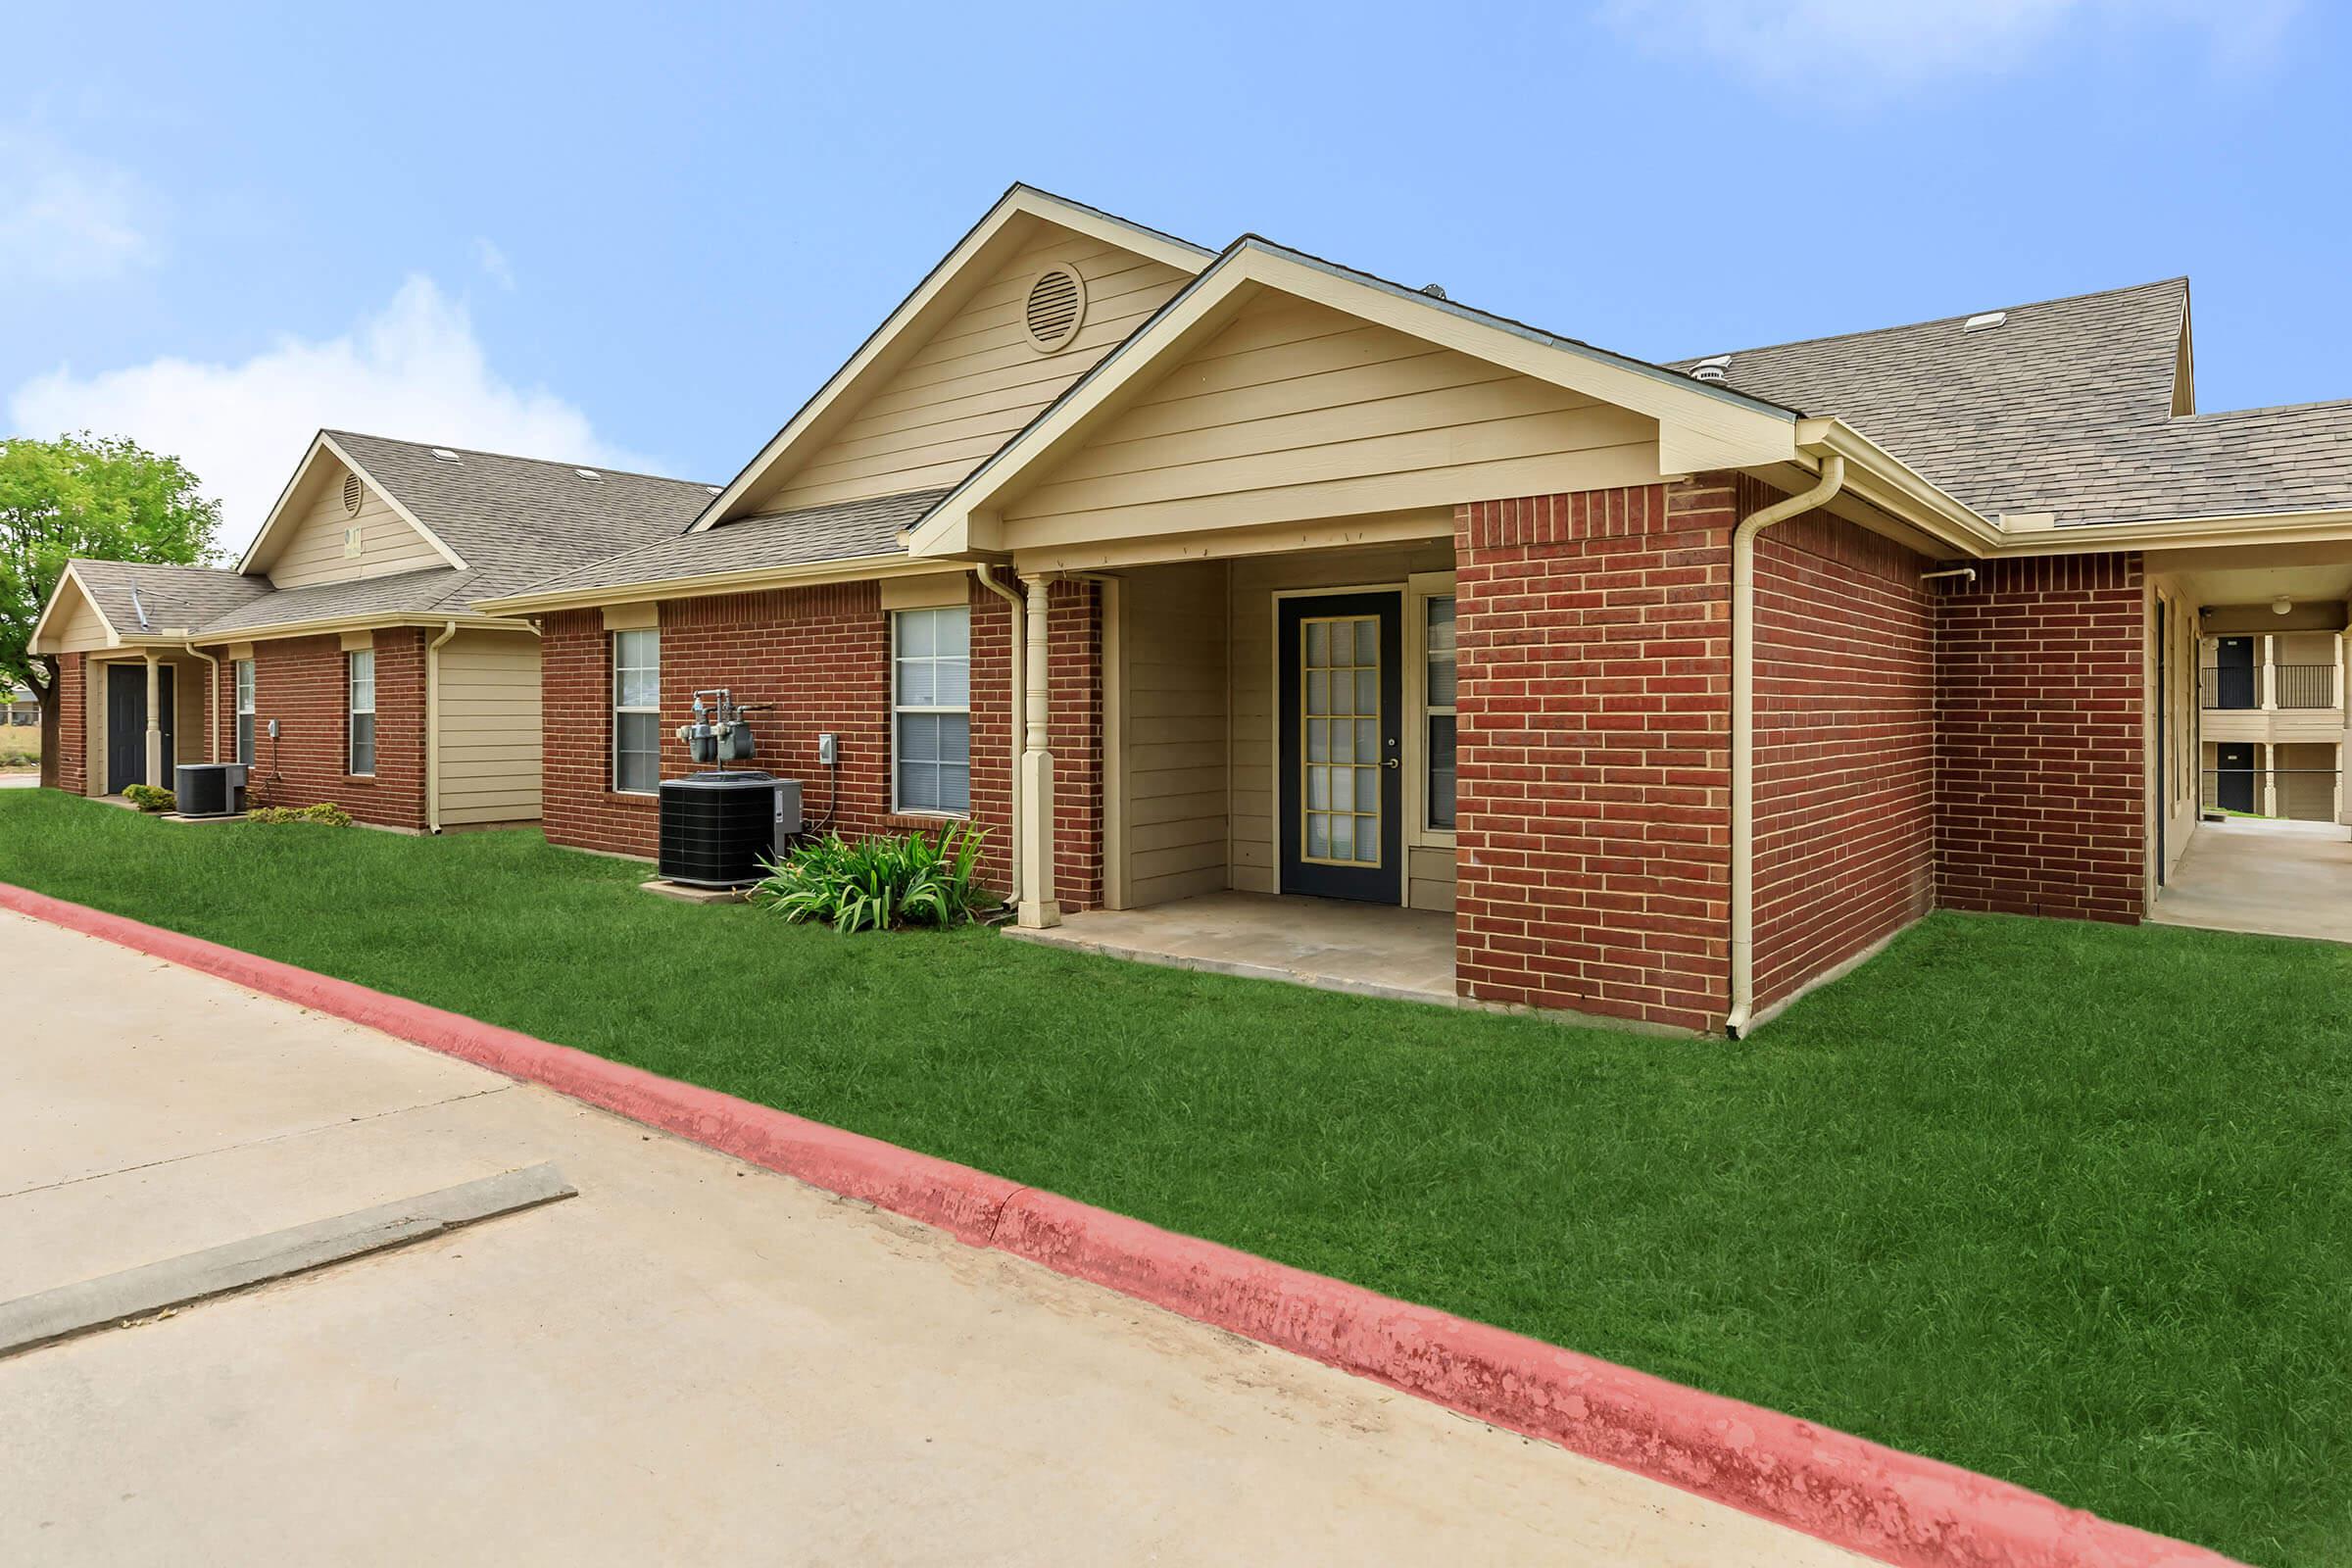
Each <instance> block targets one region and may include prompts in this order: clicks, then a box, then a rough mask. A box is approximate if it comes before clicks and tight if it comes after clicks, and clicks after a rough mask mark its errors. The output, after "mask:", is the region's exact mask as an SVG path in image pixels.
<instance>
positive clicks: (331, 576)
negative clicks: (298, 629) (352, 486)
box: [269, 454, 449, 588]
mask: <svg viewBox="0 0 2352 1568" xmlns="http://www.w3.org/2000/svg"><path fill="white" fill-rule="evenodd" d="M347 471H349V470H347V469H345V468H344V467H343V466H342V465H340V464H335V463H329V462H327V461H326V459H325V457H324V455H323V454H322V455H321V457H320V464H319V475H318V477H317V479H316V481H315V483H317V484H318V486H319V499H318V500H317V501H316V502H314V503H312V505H311V507H310V509H309V510H308V511H306V512H305V513H304V514H303V515H302V517H301V520H300V521H298V522H297V523H296V524H295V525H294V530H293V532H292V533H291V534H290V535H289V536H288V537H287V539H286V542H285V544H284V545H282V546H280V547H279V549H278V552H277V555H276V557H275V558H274V559H273V560H272V561H271V562H270V568H269V569H270V581H271V582H273V583H275V584H276V585H277V586H278V587H280V588H300V587H304V586H306V585H308V584H310V583H319V582H351V581H353V580H355V579H357V578H361V577H389V576H392V575H394V574H395V573H398V572H403V571H421V570H423V569H424V568H426V567H428V566H445V565H447V564H449V562H448V560H447V559H446V558H445V557H443V556H442V554H441V552H439V551H438V550H435V549H434V548H433V546H432V542H431V541H430V540H428V539H426V538H425V537H424V535H422V534H420V533H418V532H417V530H416V529H415V528H414V527H412V526H410V524H409V522H408V520H407V519H406V518H404V517H403V516H401V515H400V514H399V513H397V512H394V511H393V510H392V508H391V507H390V506H389V505H387V504H386V503H385V501H384V498H383V497H382V496H380V495H378V494H377V493H376V491H375V489H374V487H373V486H371V485H366V483H365V481H363V494H362V496H361V500H360V510H359V511H358V512H357V513H356V514H355V513H348V512H345V511H344V510H343V476H344V474H345V473H346V472H347ZM354 527H356V528H358V529H359V530H360V551H361V553H360V554H359V555H358V556H357V557H352V556H347V555H345V554H344V553H343V532H344V530H345V529H347V528H354Z"/></svg>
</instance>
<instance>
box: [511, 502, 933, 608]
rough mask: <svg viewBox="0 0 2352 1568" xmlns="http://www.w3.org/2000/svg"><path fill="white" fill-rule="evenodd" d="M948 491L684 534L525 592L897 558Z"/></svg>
mask: <svg viewBox="0 0 2352 1568" xmlns="http://www.w3.org/2000/svg"><path fill="white" fill-rule="evenodd" d="M947 493H948V492H947V491H945V490H908V491H905V492H902V493H901V494H898V495H891V496H875V497H873V498H871V499H869V500H864V501H841V502H836V503H834V504H832V505H830V506H823V507H803V508H800V509H798V510H797V511H793V512H770V513H762V514H760V515H757V516H750V517H740V518H737V519H735V520H734V521H732V522H729V523H727V524H726V525H725V526H723V527H718V528H711V529H707V530H706V531H704V532H702V533H689V534H678V535H675V536H673V537H670V538H666V539H662V540H658V541H656V542H654V543H652V544H649V545H644V546H641V547H640V548H638V549H636V550H631V551H627V552H624V553H622V554H619V555H615V556H611V557H607V558H606V559H604V560H602V561H597V562H592V563H590V564H587V565H585V566H581V567H579V568H577V569H575V570H572V571H568V572H564V573H562V574H560V575H557V576H554V577H549V578H546V579H544V580H542V581H539V582H534V583H532V584H530V586H529V588H528V589H527V590H525V591H527V592H529V593H533V594H554V593H574V592H578V591H581V590H584V589H587V590H593V589H602V588H629V587H635V586H637V585H639V584H642V583H649V582H666V581H670V580H673V579H676V578H680V577H712V576H720V575H723V574H725V573H727V572H733V571H755V570H759V569H761V568H763V567H771V566H796V565H809V564H815V563H818V562H826V561H854V560H856V559H858V557H860V556H886V555H891V554H894V553H896V552H897V551H898V550H899V548H900V545H899V533H900V530H902V529H905V528H910V527H912V526H913V525H914V524H915V523H917V522H919V521H921V520H922V518H923V515H925V514H926V513H928V512H929V511H930V510H931V509H932V508H933V507H935V506H937V505H939V503H940V501H941V500H942V499H943V498H944V497H945V496H946V495H947ZM474 597H475V598H477V599H478V598H484V597H487V596H485V595H480V594H476V595H475V596H474Z"/></svg>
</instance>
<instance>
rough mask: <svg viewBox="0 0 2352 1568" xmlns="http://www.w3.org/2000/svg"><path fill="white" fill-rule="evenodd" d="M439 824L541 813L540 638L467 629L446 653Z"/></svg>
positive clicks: (523, 818) (528, 818)
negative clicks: (440, 822)
mask: <svg viewBox="0 0 2352 1568" xmlns="http://www.w3.org/2000/svg"><path fill="white" fill-rule="evenodd" d="M440 661H441V821H442V823H443V825H445V826H451V827H458V826H464V825H466V824H468V823H476V822H529V821H536V820H537V819H538V816H539V640H538V639H537V638H536V637H527V636H517V635H515V634H511V633H500V632H475V631H462V632H460V633H458V635H457V636H455V637H453V638H451V639H450V641H449V642H448V643H447V644H446V645H445V646H444V647H443V648H442V650H441V653H440Z"/></svg>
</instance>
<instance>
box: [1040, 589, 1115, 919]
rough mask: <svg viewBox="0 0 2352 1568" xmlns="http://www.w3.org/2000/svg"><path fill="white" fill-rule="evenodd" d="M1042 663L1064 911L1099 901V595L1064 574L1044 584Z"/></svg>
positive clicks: (1057, 878)
mask: <svg viewBox="0 0 2352 1568" xmlns="http://www.w3.org/2000/svg"><path fill="white" fill-rule="evenodd" d="M1052 606H1053V613H1051V614H1050V615H1049V616H1048V617H1047V622H1046V626H1047V629H1046V662H1047V667H1048V669H1049V670H1050V671H1051V678H1050V681H1049V686H1050V689H1051V691H1052V693H1053V703H1052V713H1053V727H1052V732H1051V733H1052V747H1053V752H1054V899H1055V901H1056V902H1057V903H1059V905H1060V906H1061V907H1062V908H1063V909H1064V910H1065V911H1075V910H1079V909H1091V908H1094V907H1098V906H1099V905H1101V904H1102V902H1103V600H1102V592H1101V589H1100V587H1099V586H1098V585H1097V584H1095V583H1091V582H1081V581H1072V580H1069V579H1067V578H1065V579H1063V580H1062V581H1059V582H1056V583H1055V584H1054V586H1053V590H1052Z"/></svg>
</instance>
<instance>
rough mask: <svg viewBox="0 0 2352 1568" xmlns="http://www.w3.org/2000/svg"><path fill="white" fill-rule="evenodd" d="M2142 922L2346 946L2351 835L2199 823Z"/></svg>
mask: <svg viewBox="0 0 2352 1568" xmlns="http://www.w3.org/2000/svg"><path fill="white" fill-rule="evenodd" d="M2149 918H2150V919H2151V920H2153V921H2155V922H2156V923H2158V924H2160V925H2187V926H2199V927H2202V928H2204V929H2206V930H2209V931H2248V932H2252V933H2254V934H2255V935H2258V936H2275V937H2311V938H2314V939H2316V940H2319V941H2323V942H2352V829H2346V828H2343V827H2340V826H2338V825H2336V824H2334V823H2332V822H2282V821H2255V820H2250V819H2246V818H2240V817H2231V818H2229V819H2228V820H2225V821H2220V822H2200V823H2198V824H2197V829H2196V831H2195V832H2194V833H2192V834H2191V835H2190V836H2189V840H2188V848H2187V849H2185V850H2183V851H2181V852H2180V863H2179V864H2178V865H2176V866H2175V867H2174V868H2173V874H2172V877H2171V879H2170V880H2169V881H2168V882H2167V883H2166V885H2165V888H2164V891H2163V892H2162V893H2161V894H2159V895H2158V896H2157V900H2156V908H2155V912H2154V913H2152V914H2151V915H2150V916H2149Z"/></svg>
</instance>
